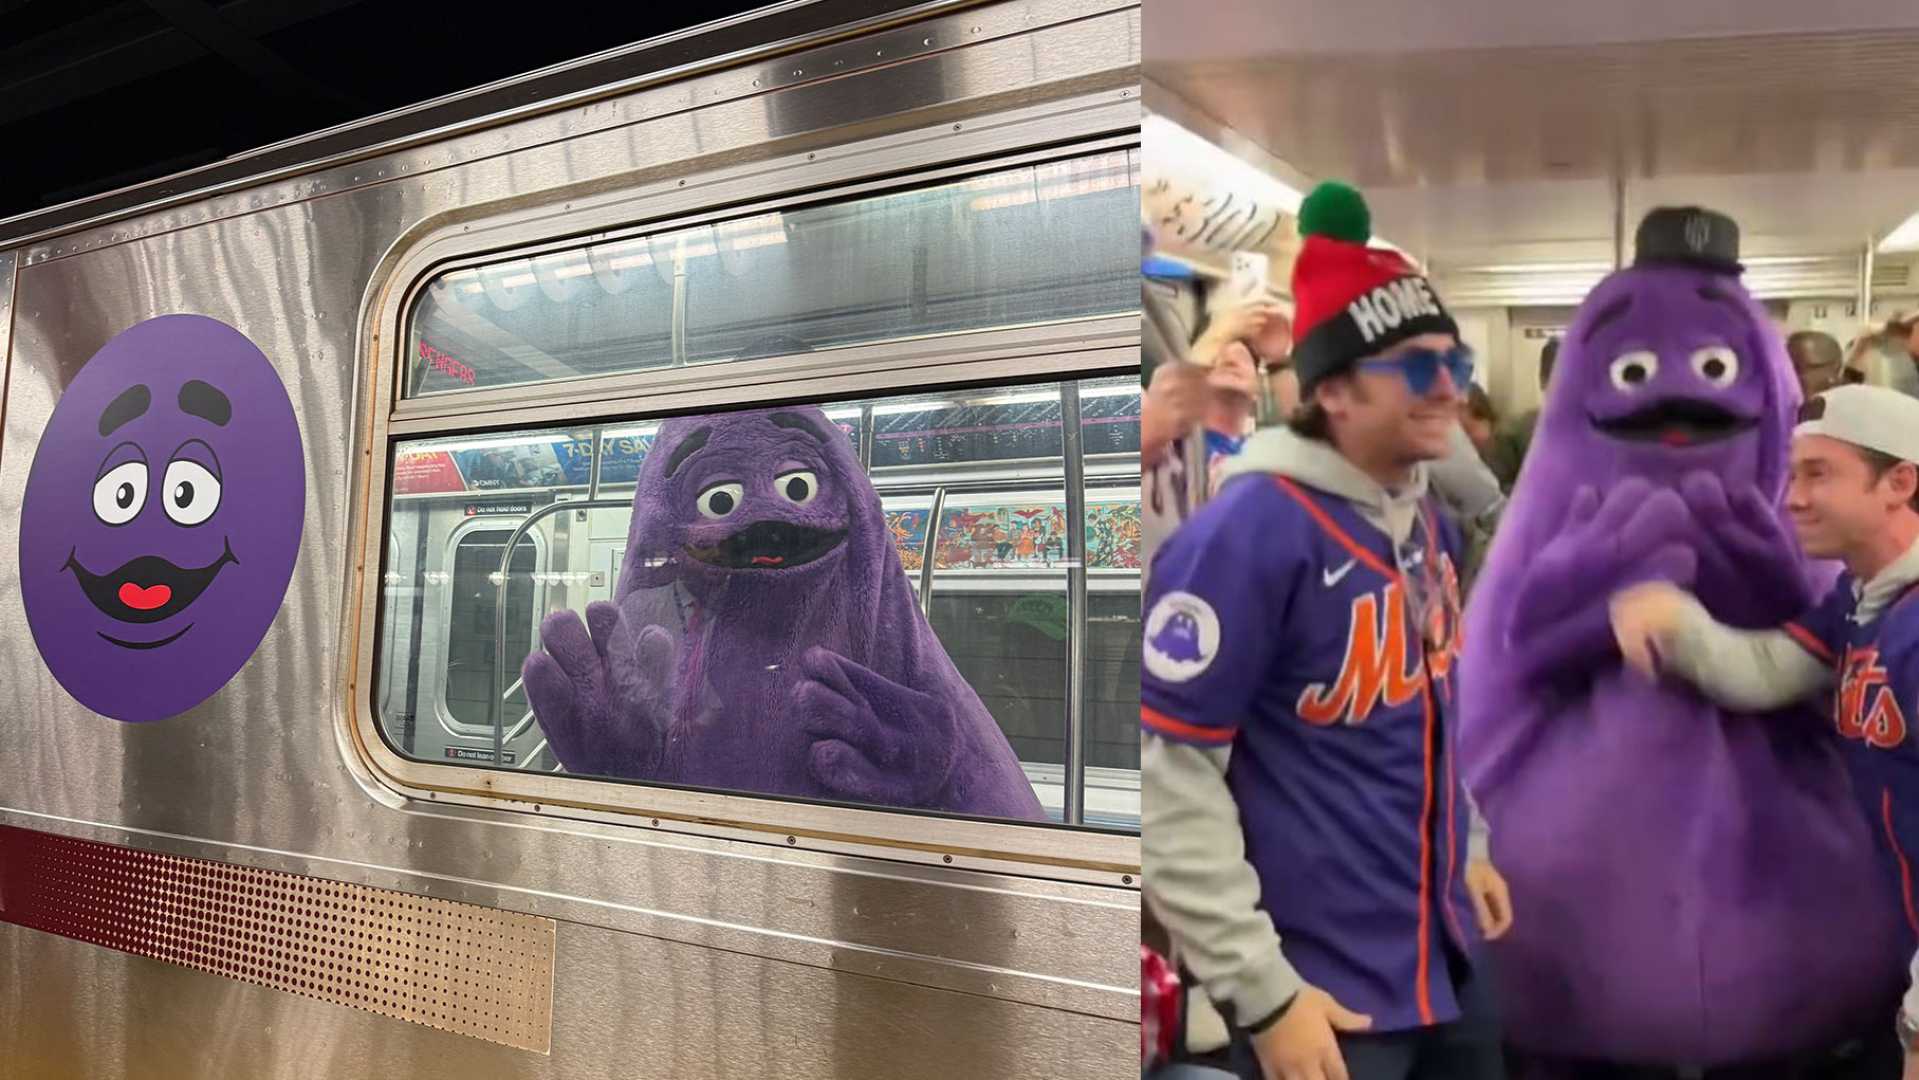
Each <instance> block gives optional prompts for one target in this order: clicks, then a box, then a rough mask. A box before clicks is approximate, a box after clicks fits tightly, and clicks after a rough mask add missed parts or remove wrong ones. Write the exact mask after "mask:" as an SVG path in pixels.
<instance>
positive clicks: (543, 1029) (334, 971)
mask: <svg viewBox="0 0 1919 1080" xmlns="http://www.w3.org/2000/svg"><path fill="white" fill-rule="evenodd" d="M0 920H4V921H7V922H12V923H17V924H19V925H21V926H27V927H31V928H33V929H36V930H44V931H47V932H48V933H54V934H61V935H64V936H66V937H70V938H76V939H78V940H80V941H87V942H92V943H93V944H96V945H105V946H107V947H108V948H113V949H119V950H121V951H123V952H129V953H134V954H137V955H140V956H147V957H152V958H154V959H156V960H165V961H169V962H171V963H175V964H181V965H184V966H186V967H191V968H198V969H200V970H201V971H210V972H213V973H215V974H219V975H226V976H228V977H230V978H235V979H240V980H242V981H244V982H250V983H257V984H259V985H261V986H270V987H273V988H275V989H279V990H286V991H289V992H291V993H295V994H302V995H305V996H307V997H313V998H319V999H320V1000H322V1001H330V1002H333V1003H335V1004H338V1005H346V1006H349V1007H351V1008H356V1009H365V1010H367V1011H369V1012H376V1013H380V1014H381V1015H384V1016H391V1017H394V1018H396V1019H400V1020H410V1021H412V1022H414V1023H417V1024H426V1025H428V1026H430V1027H436V1028H441V1029H443V1030H446V1031H452V1032H458V1033H459V1034H462V1035H471V1036H473V1037H475V1038H479V1039H485V1040H488V1041H490V1042H497V1043H504V1044H506V1045H508V1046H514V1047H519V1048H521V1049H525V1050H535V1051H539V1052H540V1053H546V1052H547V1051H548V1050H549V1049H550V1039H551V1033H552V1017H553V952H554V923H553V920H551V919H543V918H538V917H536V916H531V915H521V914H517V913H515V912H508V911H499V910H496V909H493V908H485V907H479V906H477V905H473V904H460V903H454V902H452V901H447V900H437V899H433V898H430V897H423V896H414V895H411V894H408V893H402V892H394V891H391V890H387V889H374V888H369V887H367V886H365V885H356V884H352V883H350V882H343V881H329V880H327V879H325V878H315V877H305V876H302V875H299V874H289V873H283V872H281V871H277V870H259V869H254V868H251V867H245V866H235V865H231V864H228V863H219V862H212V861H209V860H205V859H189V858H182V857H180V856H177V855H165V854H160V853H157V852H151V851H140V850H137V849H134V848H127V847H119V846H116V845H113V844H103V843H98V842H95V841H91V840H80V839H75V838H72V837H65V836H55V835H52V834H49V833H42V832H35V831H32V830H27V829H17V828H12V827H4V826H0Z"/></svg>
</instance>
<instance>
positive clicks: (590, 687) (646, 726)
mask: <svg viewBox="0 0 1919 1080" xmlns="http://www.w3.org/2000/svg"><path fill="white" fill-rule="evenodd" d="M540 645H541V647H542V649H543V650H544V651H535V652H533V653H532V654H530V655H529V656H527V658H526V664H525V665H524V666H523V667H522V668H521V669H520V673H521V676H522V678H524V679H525V681H526V699H527V701H528V703H530V704H531V705H532V706H533V715H534V718H535V719H537V720H538V721H539V723H540V730H541V731H542V732H544V733H545V735H546V740H547V745H548V746H550V747H552V749H553V756H554V757H557V758H559V759H560V764H562V765H564V766H566V770H567V771H568V772H575V773H598V774H601V775H606V776H624V777H632V778H639V779H644V778H646V777H650V776H653V775H655V774H656V772H657V770H658V768H659V762H660V747H661V745H662V742H663V736H662V733H663V732H664V731H665V730H666V726H667V724H668V723H669V722H670V720H671V719H672V715H671V710H672V706H671V702H672V689H673V683H672V679H673V638H672V635H670V634H668V633H667V632H666V631H665V630H663V629H661V628H660V627H657V626H648V627H646V628H644V629H642V630H639V631H638V632H637V633H636V632H634V629H633V627H632V626H631V624H629V623H628V622H627V621H626V619H625V617H624V616H623V615H621V614H620V609H619V608H618V607H617V606H615V605H613V604H611V603H608V602H606V601H604V600H598V601H595V602H593V603H591V604H588V605H587V606H586V622H585V623H584V624H582V623H581V622H580V616H579V614H578V613H577V612H573V611H556V612H554V613H553V614H551V615H548V616H547V617H546V621H545V622H543V623H541V624H540Z"/></svg>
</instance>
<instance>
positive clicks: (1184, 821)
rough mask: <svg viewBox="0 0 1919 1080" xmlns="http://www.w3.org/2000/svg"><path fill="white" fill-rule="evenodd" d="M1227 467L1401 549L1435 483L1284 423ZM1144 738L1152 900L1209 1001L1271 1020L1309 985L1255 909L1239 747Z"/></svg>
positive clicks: (1475, 817) (1480, 838) (1477, 822)
mask: <svg viewBox="0 0 1919 1080" xmlns="http://www.w3.org/2000/svg"><path fill="white" fill-rule="evenodd" d="M1224 472H1225V476H1224V478H1223V480H1222V482H1224V481H1227V480H1230V479H1231V478H1232V477H1234V476H1238V475H1239V474H1241V473H1249V472H1258V473H1276V474H1278V475H1281V476H1286V477H1289V478H1291V479H1293V480H1296V481H1298V482H1300V483H1302V484H1306V485H1308V486H1311V487H1313V488H1316V489H1318V490H1319V491H1323V492H1326V493H1327V494H1329V495H1334V496H1338V497H1340V498H1343V499H1346V500H1348V501H1350V502H1351V503H1352V504H1353V505H1354V507H1355V508H1356V509H1358V510H1359V512H1360V514H1361V515H1362V516H1364V517H1365V519H1366V520H1367V521H1368V522H1370V523H1371V524H1372V525H1373V526H1374V527H1376V528H1378V529H1380V530H1381V531H1382V532H1385V533H1386V534H1387V535H1388V536H1390V537H1392V540H1393V543H1394V544H1395V545H1398V544H1401V543H1404V542H1405V541H1406V539H1407V537H1408V536H1409V535H1411V533H1412V527H1413V521H1414V519H1415V517H1416V516H1417V515H1418V513H1419V501H1420V499H1421V498H1423V497H1424V496H1425V494H1426V489H1427V484H1428V478H1427V470H1426V468H1425V467H1424V466H1419V467H1416V468H1415V469H1414V470H1413V479H1412V482H1411V483H1410V484H1408V485H1407V486H1406V488H1405V489H1404V490H1403V491H1398V492H1389V491H1387V490H1386V489H1385V488H1384V487H1381V486H1380V484H1379V483H1378V482H1377V481H1375V480H1373V479H1372V478H1371V477H1369V476H1367V475H1366V474H1365V473H1363V472H1361V471H1360V470H1359V469H1358V467H1356V466H1355V465H1353V463H1352V462H1350V461H1348V460H1346V458H1344V457H1343V456H1341V455H1340V454H1339V452H1338V451H1336V450H1334V449H1333V448H1332V447H1331V446H1329V445H1327V444H1325V443H1323V442H1318V441H1315V440H1311V439H1303V438H1301V437H1299V436H1297V435H1295V434H1293V433H1292V431H1291V430H1289V429H1287V428H1283V427H1276V428H1267V429H1264V430H1262V431H1260V432H1258V433H1256V434H1255V435H1253V437H1252V438H1250V439H1248V440H1247V441H1246V445H1245V447H1244V448H1243V449H1242V450H1241V451H1240V452H1239V454H1238V455H1237V456H1236V457H1234V458H1233V459H1232V460H1231V461H1229V462H1227V463H1226V464H1225V466H1224ZM1142 739H1143V741H1142V745H1141V750H1140V785H1141V803H1142V808H1141V822H1140V827H1141V846H1142V848H1143V856H1144V859H1145V866H1144V872H1145V881H1144V886H1143V887H1144V890H1145V895H1146V900H1147V902H1148V903H1150V904H1152V905H1153V910H1154V912H1155V913H1156V914H1157V915H1158V916H1159V918H1160V921H1161V922H1162V923H1163V924H1164V925H1165V926H1166V928H1167V930H1168V931H1169V932H1170V933H1171V934H1172V935H1173V938H1174V940H1175V942H1176V944H1177V946H1178V950H1179V954H1180V959H1181V962H1182V963H1184V964H1185V966H1186V967H1187V968H1188V969H1189V970H1190V971H1191V972H1192V973H1193V975H1194V976H1196V977H1197V978H1198V979H1199V980H1200V982H1201V983H1202V984H1203V986H1204V987H1205V990H1206V995H1207V996H1208V997H1209V998H1211V999H1212V1000H1213V1001H1217V1002H1220V1003H1222V1004H1228V1005H1231V1006H1232V1009H1233V1015H1234V1017H1235V1018H1236V1019H1237V1020H1238V1021H1239V1022H1240V1023H1242V1024H1250V1023H1253V1022H1255V1021H1258V1020H1260V1019H1263V1018H1265V1017H1267V1016H1270V1015H1271V1014H1272V1013H1273V1012H1274V1011H1275V1010H1277V1009H1278V1008H1279V1007H1280V1006H1282V1005H1284V1004H1286V1002H1288V1001H1290V1000H1291V999H1292V997H1293V995H1295V994H1297V993H1298V992H1299V991H1300V989H1301V987H1303V986H1304V985H1305V983H1304V981H1303V980H1302V979H1301V978H1300V976H1299V973H1298V972H1297V971H1295V970H1294V969H1293V966H1292V965H1291V964H1290V963H1288V962H1287V960H1286V957H1285V954H1284V952H1283V950H1282V948H1281V943H1280V940H1279V934H1278V932H1277V931H1275V930H1274V929H1273V923H1272V920H1271V919H1269V918H1268V917H1267V915H1266V913H1265V912H1264V911H1261V910H1260V909H1259V906H1258V905H1259V878H1258V876H1257V875H1256V874H1255V873H1254V871H1253V867H1252V864H1251V863H1249V862H1247V861H1246V845H1245V838H1244V836H1243V834H1242V833H1241V832H1240V824H1239V807H1238V806H1237V805H1236V804H1235V803H1234V801H1233V794H1232V791H1231V789H1229V788H1228V787H1227V785H1226V765H1227V762H1228V760H1229V759H1230V754H1231V748H1230V747H1219V748H1200V747H1195V746H1187V745H1184V744H1180V743H1174V742H1168V741H1167V740H1164V739H1161V738H1160V737H1158V736H1157V735H1154V734H1152V733H1150V732H1147V733H1144V734H1143V736H1142ZM1467 801H1468V803H1469V804H1470V803H1471V797H1470V796H1468V800H1467ZM1487 844H1488V834H1487V830H1486V825H1485V822H1484V821H1483V820H1482V819H1481V818H1480V816H1479V811H1478V808H1477V807H1474V808H1473V809H1472V830H1471V833H1470V837H1469V840H1468V844H1467V850H1468V853H1469V856H1470V858H1472V859H1484V858H1486V857H1487V850H1488V849H1487ZM1301 887H1302V888H1311V887H1312V883H1311V882H1302V883H1301Z"/></svg>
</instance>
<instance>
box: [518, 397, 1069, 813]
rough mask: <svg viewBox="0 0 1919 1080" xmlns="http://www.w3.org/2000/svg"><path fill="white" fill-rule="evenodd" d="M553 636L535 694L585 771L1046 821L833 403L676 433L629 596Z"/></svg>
mask: <svg viewBox="0 0 1919 1080" xmlns="http://www.w3.org/2000/svg"><path fill="white" fill-rule="evenodd" d="M540 633H541V642H542V645H543V646H544V650H545V651H543V652H542V651H536V652H534V653H533V654H531V655H530V656H528V657H527V659H526V664H525V668H524V674H525V678H526V687H527V694H528V698H529V700H530V701H531V702H532V705H533V711H534V713H535V715H536V716H537V717H538V719H539V722H540V726H541V728H542V729H543V730H544V731H545V733H546V736H547V739H548V740H549V743H550V745H551V746H552V748H553V751H554V754H555V755H556V756H557V757H558V758H559V759H560V762H561V764H563V765H565V766H566V768H567V770H568V771H569V772H576V773H590V774H598V775H603V776H619V777H628V778H632V779H642V780H659V781H664V782H668V783H675V784H689V785H697V786H700V787H715V788H725V789H730V790H735V791H750V792H759V793H765V794H775V795H793V796H803V797H811V798H822V799H843V800H851V801H856V802H862V803H875V804H881V805H886V806H898V807H915V808H922V809H929V810H947V811H953V812H957V813H966V814H981V815H991V816H996V817H1012V818H1026V819H1040V818H1042V817H1043V816H1044V814H1043V812H1042V810H1041V808H1040V805H1039V800H1038V798H1037V797H1036V796H1035V795H1034V794H1033V789H1032V785H1031V784H1029V783H1028V782H1027V779H1026V776H1025V774H1024V773H1023V772H1022V771H1021V769H1020V765H1019V760H1018V758H1017V757H1015V755H1014V753H1013V749H1012V747H1011V745H1009V744H1008V743H1007V741H1006V736H1005V735H1004V734H1002V733H1001V731H1000V729H999V726H998V725H997V724H996V723H995V722H994V721H993V717H992V716H991V714H989V713H988V712H987V711H986V707H985V706H984V705H983V704H981V702H980V699H979V696H978V695H977V694H975V693H974V692H973V689H972V687H971V686H969V685H968V684H967V682H966V680H965V679H964V678H962V677H961V676H960V673H959V671H958V670H957V669H955V668H954V666H953V662H952V660H951V659H949V658H948V657H947V655H946V651H945V650H944V649H943V648H941V646H940V643H939V639H938V638H937V637H935V636H934V634H933V630H932V628H931V627H930V626H929V625H928V624H927V622H926V619H925V616H924V615H922V614H921V612H920V609H919V605H918V603H917V601H916V599H915V597H914V594H913V590H912V587H911V585H910V583H909V582H908V580H907V578H906V574H905V572H904V571H903V570H902V569H901V567H900V562H899V555H898V553H897V552H896V551H895V550H894V547H893V538H892V536H891V534H890V533H889V532H888V531H887V529H886V522H885V519H884V517H883V515H882V513H881V510H880V500H879V496H878V494H877V493H876V492H875V491H874V490H873V486H872V484H871V482H870V481H868V479H867V478H866V474H865V471H864V470H862V469H861V468H860V467H859V462H858V460H857V459H856V458H855V456H854V454H853V451H852V447H851V445H850V443H849V441H848V440H847V438H846V436H845V435H844V434H843V433H842V432H841V431H840V430H839V429H838V428H836V427H835V426H834V425H833V424H832V423H831V422H830V421H828V420H827V419H826V417H825V416H824V414H822V413H821V412H820V411H819V410H818V409H815V408H811V407H792V408H782V409H773V410H763V411H754V412H740V413H731V414H727V415H724V416H708V417H689V418H685V419H676V420H669V421H667V422H666V423H664V424H662V425H661V427H660V432H659V435H658V437H657V438H656V439H655V440H654V443H653V448H652V450H651V451H650V452H649V453H648V454H647V457H646V461H645V463H644V465H643V466H642V468H641V471H640V477H639V484H638V487H637V489H636V491H635V492H634V496H633V520H632V525H631V526H630V529H629V532H628V536H627V549H626V555H625V560H624V562H623V563H622V565H621V570H620V580H619V584H618V586H617V588H616V589H615V591H614V599H613V601H612V602H611V603H608V602H604V601H601V602H596V603H593V604H590V605H588V607H587V612H586V620H585V623H584V624H582V623H581V620H580V617H579V616H578V615H577V614H575V613H573V612H571V611H559V612H555V613H553V614H552V615H550V616H548V617H547V619H546V621H545V623H544V624H543V625H542V626H541V628H540Z"/></svg>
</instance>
